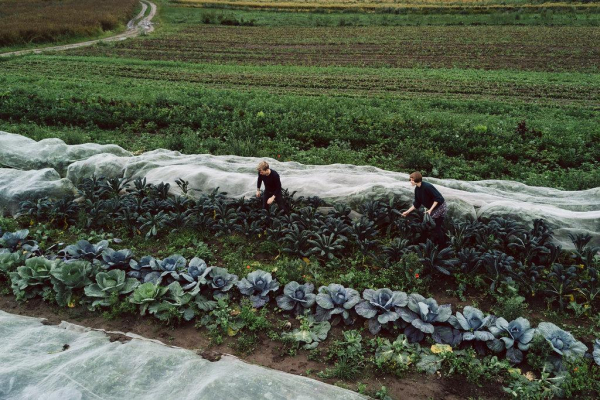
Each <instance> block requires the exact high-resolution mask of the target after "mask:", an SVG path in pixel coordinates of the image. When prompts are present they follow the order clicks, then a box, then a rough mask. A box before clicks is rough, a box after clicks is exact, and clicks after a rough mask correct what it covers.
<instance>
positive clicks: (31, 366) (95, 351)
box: [0, 311, 364, 400]
mask: <svg viewBox="0 0 600 400" xmlns="http://www.w3.org/2000/svg"><path fill="white" fill-rule="evenodd" d="M130 336H132V337H134V339H132V340H129V341H126V342H124V343H121V342H120V341H114V342H111V341H110V338H109V337H108V336H107V335H106V334H105V333H104V332H99V331H93V330H89V329H85V328H83V327H80V326H77V325H73V324H69V323H66V322H63V323H61V325H59V326H48V325H44V324H42V320H40V319H37V318H31V317H22V316H18V315H13V314H9V313H6V312H4V311H0V338H2V340H0V399H11V400H12V399H14V400H19V399H23V400H25V399H27V400H29V399H31V400H34V399H35V400H39V399H44V400H79V399H114V400H116V399H127V400H129V399H207V400H214V399H241V400H243V399H248V400H255V399H273V400H276V399H298V400H308V399H348V400H351V399H364V397H363V396H360V395H358V394H356V393H354V392H351V391H349V390H345V389H342V388H338V387H336V386H332V385H328V384H325V383H322V382H319V381H316V380H313V379H309V378H305V377H301V376H296V375H291V374H287V373H284V372H280V371H274V370H269V369H266V368H263V367H259V366H256V365H251V364H246V363H244V362H242V361H240V360H238V359H237V358H235V357H233V356H223V357H222V358H221V359H220V360H219V361H216V362H210V361H207V360H205V359H203V358H201V357H200V356H198V355H196V353H194V352H192V351H190V350H185V349H181V348H174V347H169V346H165V345H163V344H160V343H158V342H155V341H152V340H147V339H143V338H140V337H139V336H135V335H130Z"/></svg>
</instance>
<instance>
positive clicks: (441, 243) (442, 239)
mask: <svg viewBox="0 0 600 400" xmlns="http://www.w3.org/2000/svg"><path fill="white" fill-rule="evenodd" d="M433 222H435V228H433V231H432V232H431V236H432V238H431V240H432V242H433V243H434V244H437V245H438V248H439V249H443V248H445V247H446V246H447V240H446V233H445V232H444V217H443V216H442V217H438V218H434V219H433Z"/></svg>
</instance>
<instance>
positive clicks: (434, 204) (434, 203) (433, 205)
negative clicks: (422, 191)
mask: <svg viewBox="0 0 600 400" xmlns="http://www.w3.org/2000/svg"><path fill="white" fill-rule="evenodd" d="M437 205H438V202H437V201H434V202H433V204H432V205H431V208H430V209H429V210H427V213H428V214H431V212H432V211H433V209H434V208H435V207H437Z"/></svg>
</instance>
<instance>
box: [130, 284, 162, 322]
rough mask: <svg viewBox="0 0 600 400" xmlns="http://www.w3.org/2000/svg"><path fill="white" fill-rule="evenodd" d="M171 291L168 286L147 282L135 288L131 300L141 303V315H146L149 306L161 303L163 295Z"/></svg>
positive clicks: (134, 302)
mask: <svg viewBox="0 0 600 400" xmlns="http://www.w3.org/2000/svg"><path fill="white" fill-rule="evenodd" d="M168 291H169V287H168V286H160V285H156V284H154V283H152V282H146V283H143V284H141V285H140V286H138V287H137V288H135V290H134V292H133V295H132V296H131V297H130V298H129V301H130V302H132V303H133V304H139V305H140V315H146V311H147V310H148V307H150V306H152V305H155V304H158V303H160V301H161V300H162V298H163V296H164V295H165V294H166V293H167V292H168Z"/></svg>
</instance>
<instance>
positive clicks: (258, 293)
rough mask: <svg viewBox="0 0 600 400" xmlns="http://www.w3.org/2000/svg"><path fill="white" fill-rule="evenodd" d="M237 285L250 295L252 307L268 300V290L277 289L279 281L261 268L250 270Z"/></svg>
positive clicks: (263, 303)
mask: <svg viewBox="0 0 600 400" xmlns="http://www.w3.org/2000/svg"><path fill="white" fill-rule="evenodd" d="M237 287H238V289H239V290H240V293H242V294H243V295H245V296H250V301H251V302H252V307H254V308H260V307H262V306H264V305H265V304H267V303H268V302H269V292H275V291H277V289H279V282H277V281H276V280H274V279H273V277H272V276H271V274H270V273H268V272H265V271H263V270H260V269H259V270H256V271H253V272H250V273H249V274H248V276H247V277H245V278H244V279H242V280H241V281H239V282H238V283H237Z"/></svg>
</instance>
